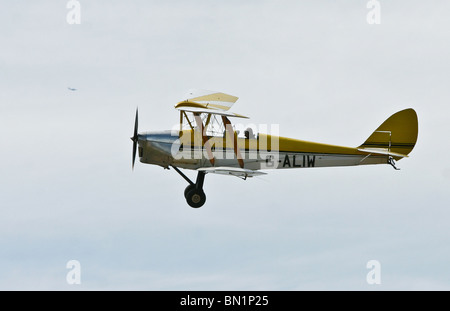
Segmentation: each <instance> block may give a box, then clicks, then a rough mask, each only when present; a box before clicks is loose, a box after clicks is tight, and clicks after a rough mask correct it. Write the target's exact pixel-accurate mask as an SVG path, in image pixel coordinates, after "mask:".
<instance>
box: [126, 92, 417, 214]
mask: <svg viewBox="0 0 450 311" xmlns="http://www.w3.org/2000/svg"><path fill="white" fill-rule="evenodd" d="M237 99H238V98H237V97H235V96H232V95H227V94H224V93H220V92H213V91H206V90H191V91H190V92H189V93H188V95H187V96H186V99H185V100H183V101H181V102H179V103H178V104H176V105H175V108H176V109H177V110H179V111H180V126H179V129H177V130H172V131H170V130H168V131H153V132H143V133H138V109H136V117H135V124H134V133H133V137H131V140H132V141H133V153H132V168H133V169H134V163H135V159H136V149H138V153H139V160H140V162H142V163H146V164H154V165H159V166H162V167H163V168H165V169H170V167H172V168H173V169H174V170H175V171H176V172H177V173H178V174H180V175H181V176H182V177H183V178H184V179H185V180H186V181H187V182H188V184H189V185H188V186H187V187H186V189H185V191H184V196H185V198H186V201H187V203H188V204H189V205H190V206H191V207H194V208H198V207H201V206H202V205H203V204H204V203H205V201H206V195H205V193H204V191H203V183H204V179H205V175H206V174H208V173H216V174H223V175H231V176H237V177H240V178H242V179H244V180H245V179H247V178H248V177H253V176H258V175H262V174H266V173H264V172H261V170H266V169H287V168H306V167H333V166H354V165H366V164H389V165H391V166H392V167H393V168H394V169H397V167H396V166H395V161H397V160H400V159H403V158H405V157H407V156H408V154H409V153H410V152H411V151H412V150H413V148H414V146H415V144H416V141H417V135H418V121H417V114H416V112H415V111H414V110H413V109H411V108H409V109H405V110H402V111H399V112H397V113H395V114H393V115H392V116H391V117H389V118H388V119H387V120H386V121H385V122H383V123H382V124H381V125H380V126H379V127H378V128H377V129H376V130H375V131H374V132H373V133H372V134H371V135H370V136H369V138H368V139H367V140H366V141H365V142H364V143H363V144H362V145H360V146H358V147H342V146H336V145H328V144H322V143H315V142H308V141H303V140H297V139H291V138H285V137H279V136H275V135H268V134H263V133H256V135H253V133H252V131H251V129H247V131H245V137H239V136H238V135H239V134H238V132H237V131H236V130H235V129H233V126H232V125H231V122H230V120H229V118H231V117H235V118H247V117H245V116H243V115H239V114H237V113H233V112H230V111H229V109H230V108H231V107H232V106H233V104H234V103H235V102H236V101H237ZM179 168H184V169H190V170H195V171H197V179H196V181H195V182H193V181H192V180H191V179H189V178H188V177H187V176H186V175H185V174H184V173H183V172H182V171H181V170H180V169H179Z"/></svg>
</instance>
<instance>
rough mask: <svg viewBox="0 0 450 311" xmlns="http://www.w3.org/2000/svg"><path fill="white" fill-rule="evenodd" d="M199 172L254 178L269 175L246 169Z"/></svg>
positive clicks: (230, 168) (218, 168)
mask: <svg viewBox="0 0 450 311" xmlns="http://www.w3.org/2000/svg"><path fill="white" fill-rule="evenodd" d="M198 171H201V172H205V173H214V174H222V175H231V176H236V177H242V178H247V177H254V176H259V175H266V174H267V173H263V172H260V171H254V170H249V169H245V168H237V167H204V168H199V169H198Z"/></svg>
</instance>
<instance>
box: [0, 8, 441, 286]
mask: <svg viewBox="0 0 450 311" xmlns="http://www.w3.org/2000/svg"><path fill="white" fill-rule="evenodd" d="M67 2H68V1H63V0H60V1H50V0H48V1H44V0H43V1H6V0H0V3H1V8H2V9H1V10H0V42H1V48H0V112H1V113H0V126H1V131H0V142H1V145H0V150H1V153H0V154H1V161H0V168H1V170H0V172H1V178H0V187H1V192H0V193H1V195H0V289H1V290H17V289H18V290H77V289H83V290H128V289H137V290H450V272H449V268H448V263H449V261H450V227H449V226H448V223H449V218H450V194H449V186H450V164H449V163H448V160H447V159H448V154H449V151H450V150H449V149H450V148H449V144H448V138H447V136H448V133H449V132H450V122H449V115H450V108H449V103H450V88H449V82H450V78H449V72H450V59H449V55H450V19H449V18H448V16H449V14H450V3H449V2H448V1H444V0H442V1H411V0H409V1H403V0H402V1H400V0H398V1H386V0H380V1H379V2H380V4H381V6H380V16H381V19H380V24H369V23H368V22H367V14H368V13H369V12H370V11H371V10H370V9H368V8H367V7H366V5H367V2H368V1H365V0H359V1H344V0H340V1H312V0H311V1H294V0H293V1H199V0H195V1H144V0H142V1H137V0H136V1H116V0H114V1H111V0H109V1H106V0H103V1H100V0H89V1H86V0H80V1H79V2H80V4H81V11H80V12H81V20H80V24H68V22H67V18H66V17H67V14H68V13H69V12H70V10H69V9H67V8H66V4H67ZM68 87H71V88H76V89H77V91H70V90H68ZM191 88H200V89H209V90H215V91H221V92H225V93H228V94H232V95H235V96H238V97H239V100H238V102H237V103H236V104H235V105H234V107H233V111H235V112H237V113H241V114H244V115H248V116H250V117H251V119H250V120H249V122H250V123H254V124H279V129H280V134H281V135H282V136H287V137H292V138H298V139H303V140H311V141H317V142H323V143H330V144H337V145H344V146H351V147H355V146H358V145H360V144H361V143H363V142H364V140H365V139H366V138H367V137H368V136H369V135H370V134H371V133H372V131H373V130H375V129H376V128H377V127H378V126H379V125H380V124H381V123H382V122H383V121H384V120H385V119H386V118H388V117H389V116H390V115H391V114H393V113H395V112H397V111H399V110H402V109H405V108H413V109H415V110H416V112H417V114H418V118H419V138H418V142H417V145H416V147H415V149H414V150H413V151H412V153H411V154H410V157H409V158H407V159H404V160H402V161H399V162H398V166H399V167H400V168H401V170H400V171H395V170H393V169H392V167H390V166H388V165H376V166H361V167H347V168H317V169H298V170H283V171H269V172H268V173H269V174H268V175H265V176H264V177H261V178H253V179H249V180H246V181H243V180H240V179H238V178H234V177H227V176H217V175H207V176H206V180H205V192H206V195H207V201H206V204H205V205H204V206H203V207H202V208H200V209H192V208H190V207H189V206H188V205H187V204H186V201H185V199H184V196H183V191H184V188H185V187H186V182H185V181H184V180H183V179H182V178H181V177H180V176H179V175H178V174H176V172H174V171H173V170H170V171H168V170H163V169H162V168H161V167H156V166H150V165H145V164H142V163H139V162H138V163H136V166H135V169H134V171H133V172H132V171H131V151H132V149H131V147H132V142H131V141H130V138H129V137H130V136H132V133H133V123H134V112H135V109H136V107H137V106H139V110H140V120H139V130H140V131H148V130H162V129H170V128H172V126H173V125H174V124H176V123H177V121H178V113H177V112H176V110H174V108H173V106H174V105H175V104H176V103H177V102H178V101H179V100H181V99H183V98H182V97H183V95H184V94H185V93H186V91H187V90H188V89H191ZM186 173H187V174H189V176H191V177H193V178H195V172H192V171H186ZM69 260H77V261H78V262H79V263H80V265H81V270H80V272H81V284H79V285H76V284H75V285H69V284H68V283H67V281H66V275H67V273H69V272H70V271H71V270H70V269H67V268H66V264H67V262H68V261H69ZM370 260H377V261H378V262H379V263H380V264H381V284H378V285H377V284H372V285H371V284H368V283H367V281H366V276H367V274H368V273H369V272H370V271H371V270H370V269H368V268H366V264H367V262H368V261H370Z"/></svg>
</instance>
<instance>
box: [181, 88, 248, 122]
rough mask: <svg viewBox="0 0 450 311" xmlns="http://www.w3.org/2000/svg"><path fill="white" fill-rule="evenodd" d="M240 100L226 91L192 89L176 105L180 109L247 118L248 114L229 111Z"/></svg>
mask: <svg viewBox="0 0 450 311" xmlns="http://www.w3.org/2000/svg"><path fill="white" fill-rule="evenodd" d="M237 100H238V97H236V96H233V95H228V94H225V93H220V92H214V91H207V90H194V89H193V90H190V91H189V92H188V94H186V96H185V99H184V100H183V101H181V102H179V103H177V104H176V105H175V108H176V109H178V110H183V111H189V112H200V113H212V114H218V115H224V116H229V117H239V118H247V117H246V116H243V115H240V114H237V113H234V112H229V111H228V110H229V109H230V108H231V107H232V106H233V104H234V103H235V102H236V101H237Z"/></svg>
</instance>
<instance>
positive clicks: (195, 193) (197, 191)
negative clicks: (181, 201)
mask: <svg viewBox="0 0 450 311" xmlns="http://www.w3.org/2000/svg"><path fill="white" fill-rule="evenodd" d="M171 166H172V167H173V169H174V170H175V171H176V172H177V173H178V174H180V175H181V177H183V178H184V179H185V180H186V181H187V182H188V183H189V185H188V186H187V187H186V189H185V190H184V197H185V198H186V202H187V204H189V206H191V207H193V208H199V207H202V206H203V204H205V202H206V195H205V192H204V191H203V182H204V180H205V172H198V174H197V180H196V182H195V184H194V183H193V182H192V181H191V180H190V179H189V178H188V177H187V176H186V175H184V174H183V172H182V171H180V170H179V169H178V168H177V167H175V166H173V165H171Z"/></svg>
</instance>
